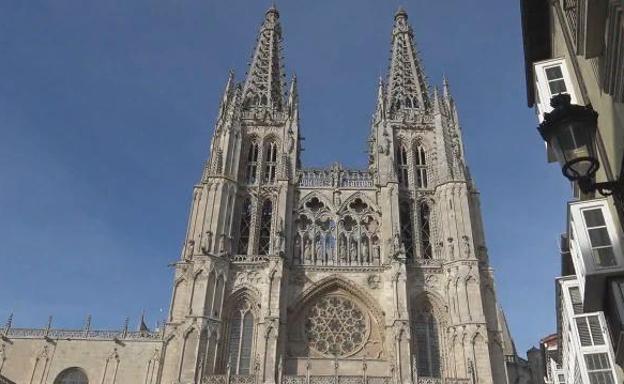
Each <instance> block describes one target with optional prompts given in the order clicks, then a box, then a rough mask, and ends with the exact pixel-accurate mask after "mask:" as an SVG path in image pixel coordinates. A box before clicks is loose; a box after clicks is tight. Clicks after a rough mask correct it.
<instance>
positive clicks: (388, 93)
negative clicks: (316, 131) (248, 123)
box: [242, 5, 431, 115]
mask: <svg viewBox="0 0 624 384" xmlns="http://www.w3.org/2000/svg"><path fill="white" fill-rule="evenodd" d="M281 43H282V28H281V25H280V22H279V11H278V10H277V9H276V8H275V6H274V5H273V6H271V8H269V9H268V10H267V12H266V14H265V17H264V21H263V23H262V26H261V27H260V32H259V34H258V40H257V44H256V48H255V51H254V54H253V57H252V61H251V64H250V67H249V71H248V73H247V78H246V80H245V83H244V86H243V90H242V104H243V108H244V109H252V108H254V109H255V108H260V109H269V110H274V111H283V110H284V108H285V106H286V100H285V96H284V91H285V87H286V86H285V80H284V78H285V73H284V66H283V62H282V55H281V53H282V46H281ZM382 88H385V89H383V94H384V96H383V99H384V100H383V101H384V103H383V104H385V106H386V107H385V108H387V110H388V112H389V113H390V114H391V115H392V114H395V113H396V112H398V111H401V110H420V111H426V110H429V108H430V107H431V101H430V99H429V88H428V85H427V80H426V77H425V74H424V71H423V69H422V65H421V63H420V59H419V58H418V54H417V51H416V48H415V45H414V34H413V31H412V27H411V26H410V25H409V23H408V21H407V13H406V12H405V10H404V9H403V8H399V10H398V11H397V12H396V14H395V16H394V28H393V30H392V57H391V62H390V68H389V71H388V79H387V84H386V86H385V87H382ZM380 96H381V95H380ZM291 97H292V96H291ZM380 101H381V100H380Z"/></svg>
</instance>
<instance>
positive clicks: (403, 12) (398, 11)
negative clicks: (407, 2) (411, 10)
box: [394, 5, 407, 19]
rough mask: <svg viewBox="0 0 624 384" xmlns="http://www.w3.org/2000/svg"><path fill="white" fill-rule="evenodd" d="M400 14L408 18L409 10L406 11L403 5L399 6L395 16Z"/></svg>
mask: <svg viewBox="0 0 624 384" xmlns="http://www.w3.org/2000/svg"><path fill="white" fill-rule="evenodd" d="M399 16H403V17H405V18H406V19H407V12H405V9H404V8H403V6H402V5H400V6H399V9H397V11H396V13H395V14H394V18H395V19H396V18H398V17H399Z"/></svg>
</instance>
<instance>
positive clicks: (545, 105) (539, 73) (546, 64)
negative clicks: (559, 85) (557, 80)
mask: <svg viewBox="0 0 624 384" xmlns="http://www.w3.org/2000/svg"><path fill="white" fill-rule="evenodd" d="M553 67H560V68H561V73H562V75H563V81H564V83H565V87H566V92H564V93H567V94H568V95H570V98H571V102H572V104H578V98H577V95H576V87H575V84H574V82H573V81H572V77H571V76H570V71H568V67H567V65H566V61H565V59H564V58H558V59H552V60H545V61H539V62H537V63H533V76H534V81H535V92H536V93H537V95H536V106H537V112H538V119H539V121H540V122H542V120H544V114H545V113H548V112H551V111H552V109H553V108H552V107H551V106H550V99H551V98H552V97H553V96H555V95H554V94H552V93H551V92H550V87H549V86H548V78H547V77H546V70H547V69H550V68H553Z"/></svg>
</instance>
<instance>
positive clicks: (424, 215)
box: [419, 201, 433, 259]
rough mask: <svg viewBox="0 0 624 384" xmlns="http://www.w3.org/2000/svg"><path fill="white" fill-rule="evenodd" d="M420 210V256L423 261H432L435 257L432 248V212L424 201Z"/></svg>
mask: <svg viewBox="0 0 624 384" xmlns="http://www.w3.org/2000/svg"><path fill="white" fill-rule="evenodd" d="M419 208H420V209H419V213H420V215H419V224H420V247H421V248H420V254H421V257H422V258H423V259H431V258H432V257H433V249H432V247H431V210H430V209H429V205H428V204H427V203H425V202H424V201H423V202H421V203H420V207H419Z"/></svg>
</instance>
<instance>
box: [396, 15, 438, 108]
mask: <svg viewBox="0 0 624 384" xmlns="http://www.w3.org/2000/svg"><path fill="white" fill-rule="evenodd" d="M386 105H387V106H388V108H389V109H390V113H391V114H393V113H395V112H397V111H399V110H401V109H419V110H428V109H429V107H430V101H429V90H428V85H427V80H426V78H425V74H424V72H423V70H422V66H421V63H420V59H419V57H418V53H417V51H416V48H415V45H414V33H413V31H412V27H411V26H410V25H409V23H408V21H407V12H405V10H404V9H403V7H399V9H398V10H397V12H396V13H395V15H394V28H393V30H392V57H391V62H390V70H389V73H388V87H387V95H386Z"/></svg>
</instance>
